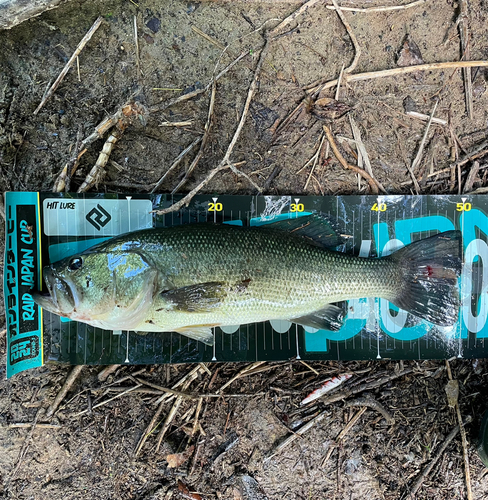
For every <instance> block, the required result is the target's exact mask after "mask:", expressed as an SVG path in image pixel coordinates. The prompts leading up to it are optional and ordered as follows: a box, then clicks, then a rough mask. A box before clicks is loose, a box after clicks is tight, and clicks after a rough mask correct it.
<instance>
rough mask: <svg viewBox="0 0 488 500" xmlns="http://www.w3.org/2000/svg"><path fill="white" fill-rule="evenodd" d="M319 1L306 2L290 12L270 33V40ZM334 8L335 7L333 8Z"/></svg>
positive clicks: (310, 0) (309, 0)
mask: <svg viewBox="0 0 488 500" xmlns="http://www.w3.org/2000/svg"><path fill="white" fill-rule="evenodd" d="M320 1H321V0H308V2H305V3H304V4H303V5H301V6H300V7H299V8H298V9H297V10H295V11H294V12H292V13H291V14H290V15H289V16H288V17H286V18H285V19H283V21H281V22H280V23H279V24H278V26H275V27H274V28H273V29H272V30H271V31H270V32H269V36H270V37H271V38H274V37H276V36H277V35H279V34H280V32H281V31H282V30H283V28H285V27H286V26H288V25H289V24H290V23H292V22H293V21H294V20H295V19H296V18H297V17H298V16H300V15H302V14H303V13H304V12H306V11H307V10H308V9H309V8H310V7H313V6H314V5H315V4H316V3H318V2H320ZM334 8H335V7H334Z"/></svg>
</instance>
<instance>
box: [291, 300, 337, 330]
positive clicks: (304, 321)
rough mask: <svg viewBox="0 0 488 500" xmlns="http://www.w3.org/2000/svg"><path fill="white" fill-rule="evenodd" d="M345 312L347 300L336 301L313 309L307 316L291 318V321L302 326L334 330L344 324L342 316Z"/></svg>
mask: <svg viewBox="0 0 488 500" xmlns="http://www.w3.org/2000/svg"><path fill="white" fill-rule="evenodd" d="M346 314H347V302H338V303H337V304H327V305H326V306H325V307H324V308H323V309H320V311H315V312H314V313H312V314H308V315H307V316H301V317H300V318H294V319H291V320H290V321H292V322H293V323H297V324H299V325H302V326H310V327H312V328H318V329H319V330H331V331H333V332H336V331H338V330H340V329H341V327H342V325H343V324H344V318H345V317H346Z"/></svg>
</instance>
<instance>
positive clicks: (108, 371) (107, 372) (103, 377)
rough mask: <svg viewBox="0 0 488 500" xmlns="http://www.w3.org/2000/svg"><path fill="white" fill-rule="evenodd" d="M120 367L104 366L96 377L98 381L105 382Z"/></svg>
mask: <svg viewBox="0 0 488 500" xmlns="http://www.w3.org/2000/svg"><path fill="white" fill-rule="evenodd" d="M121 366H122V365H109V366H106V367H105V368H104V369H103V370H102V371H101V372H100V373H99V374H98V376H97V378H98V380H99V381H100V382H105V380H107V379H108V377H110V375H112V373H115V372H116V371H117V370H118V369H119V368H120V367H121Z"/></svg>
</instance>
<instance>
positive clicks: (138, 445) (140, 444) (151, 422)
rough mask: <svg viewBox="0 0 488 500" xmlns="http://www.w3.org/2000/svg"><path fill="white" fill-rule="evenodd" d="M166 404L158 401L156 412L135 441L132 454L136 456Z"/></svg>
mask: <svg viewBox="0 0 488 500" xmlns="http://www.w3.org/2000/svg"><path fill="white" fill-rule="evenodd" d="M165 404H166V401H161V402H160V403H159V406H158V409H157V410H156V413H155V414H154V415H153V418H152V419H151V421H150V422H149V425H148V426H147V427H146V430H145V431H144V433H143V434H142V436H141V438H140V439H139V442H138V443H137V446H136V450H135V452H134V455H135V456H136V457H137V456H138V455H139V453H140V452H141V450H142V447H143V446H144V443H145V442H146V441H147V438H148V437H149V436H150V435H151V434H152V433H153V432H154V429H155V425H156V422H157V421H158V420H159V417H160V415H161V413H162V411H163V408H164V406H165Z"/></svg>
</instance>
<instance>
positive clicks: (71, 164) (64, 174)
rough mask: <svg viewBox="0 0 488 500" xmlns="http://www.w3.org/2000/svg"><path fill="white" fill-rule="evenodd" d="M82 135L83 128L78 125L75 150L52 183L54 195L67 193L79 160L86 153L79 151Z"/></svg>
mask: <svg viewBox="0 0 488 500" xmlns="http://www.w3.org/2000/svg"><path fill="white" fill-rule="evenodd" d="M82 134H83V126H82V125H81V124H80V125H79V127H78V133H77V134H76V143H75V149H74V150H73V154H72V155H71V158H70V160H69V161H68V163H67V164H66V165H65V166H64V168H63V170H62V171H61V173H60V174H59V175H58V178H57V179H56V181H55V183H54V187H53V192H54V193H61V192H62V191H65V192H66V193H68V192H69V189H70V186H71V177H72V175H73V174H74V173H75V172H76V169H77V168H78V163H79V161H80V158H81V157H82V156H83V155H84V154H85V153H86V149H84V150H83V151H80V148H81V140H82V137H83V136H82Z"/></svg>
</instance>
